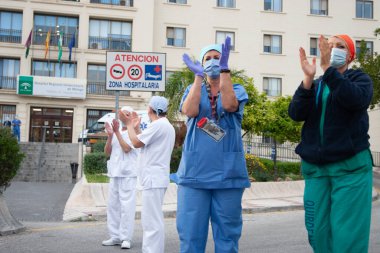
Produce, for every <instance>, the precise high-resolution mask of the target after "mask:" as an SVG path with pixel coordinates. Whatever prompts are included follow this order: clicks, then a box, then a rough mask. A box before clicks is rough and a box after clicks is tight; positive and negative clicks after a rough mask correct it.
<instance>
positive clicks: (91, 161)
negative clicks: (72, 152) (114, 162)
mask: <svg viewBox="0 0 380 253" xmlns="http://www.w3.org/2000/svg"><path fill="white" fill-rule="evenodd" d="M107 158H108V156H107V155H106V154H105V153H101V152H95V153H89V154H86V155H85V156H84V171H85V172H86V173H89V174H99V173H107Z"/></svg>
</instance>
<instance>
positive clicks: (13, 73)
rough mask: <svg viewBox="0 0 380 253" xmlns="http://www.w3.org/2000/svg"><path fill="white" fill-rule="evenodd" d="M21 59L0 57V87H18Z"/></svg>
mask: <svg viewBox="0 0 380 253" xmlns="http://www.w3.org/2000/svg"><path fill="white" fill-rule="evenodd" d="M18 74H20V60H18V59H6V58H0V89H11V90H15V89H16V84H17V75H18Z"/></svg>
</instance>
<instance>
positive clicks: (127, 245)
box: [121, 241, 131, 249]
mask: <svg viewBox="0 0 380 253" xmlns="http://www.w3.org/2000/svg"><path fill="white" fill-rule="evenodd" d="M121 248H122V249H130V248H131V242H130V241H123V243H122V244H121Z"/></svg>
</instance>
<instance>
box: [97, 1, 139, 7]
mask: <svg viewBox="0 0 380 253" xmlns="http://www.w3.org/2000/svg"><path fill="white" fill-rule="evenodd" d="M90 3H95V4H108V5H121V6H128V7H133V0H90Z"/></svg>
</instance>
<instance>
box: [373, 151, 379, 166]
mask: <svg viewBox="0 0 380 253" xmlns="http://www.w3.org/2000/svg"><path fill="white" fill-rule="evenodd" d="M371 153H372V158H373V165H374V166H376V167H380V152H377V151H372V152H371Z"/></svg>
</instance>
